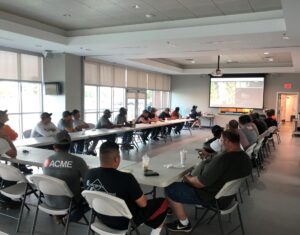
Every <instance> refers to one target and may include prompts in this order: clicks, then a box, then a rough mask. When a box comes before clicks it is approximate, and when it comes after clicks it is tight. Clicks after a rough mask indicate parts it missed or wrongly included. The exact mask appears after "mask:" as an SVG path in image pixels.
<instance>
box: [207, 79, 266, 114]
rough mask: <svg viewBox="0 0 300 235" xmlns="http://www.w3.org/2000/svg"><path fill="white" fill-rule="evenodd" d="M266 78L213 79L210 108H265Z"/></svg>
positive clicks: (211, 82)
mask: <svg viewBox="0 0 300 235" xmlns="http://www.w3.org/2000/svg"><path fill="white" fill-rule="evenodd" d="M263 97H264V77H249V78H247V77H243V78H211V81H210V100H209V102H210V107H226V108H258V109H260V108H263Z"/></svg>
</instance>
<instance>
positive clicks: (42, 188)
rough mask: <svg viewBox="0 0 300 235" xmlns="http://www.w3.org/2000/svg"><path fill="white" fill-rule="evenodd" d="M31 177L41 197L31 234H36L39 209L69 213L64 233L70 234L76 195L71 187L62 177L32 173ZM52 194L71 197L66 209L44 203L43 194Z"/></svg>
mask: <svg viewBox="0 0 300 235" xmlns="http://www.w3.org/2000/svg"><path fill="white" fill-rule="evenodd" d="M29 179H30V180H31V181H32V182H33V184H34V185H35V186H36V187H37V189H38V190H39V199H38V204H37V208H36V212H35V216H34V221H33V225H32V230H31V234H34V231H35V226H36V221H37V217H38V213H39V211H40V210H41V211H43V212H45V213H47V214H49V215H67V223H66V227H65V232H64V234H65V235H66V234H68V229H69V222H70V212H71V209H72V202H73V198H74V195H73V193H72V192H71V190H70V189H69V187H68V185H67V184H66V182H65V181H63V180H61V179H57V178H54V177H51V176H47V175H32V176H30V177H29ZM43 194H44V195H51V196H65V197H68V198H70V204H69V206H68V207H67V208H64V209H57V208H53V207H50V206H48V205H47V204H46V203H43V202H42V200H41V198H42V195H43Z"/></svg>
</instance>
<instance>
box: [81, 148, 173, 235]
mask: <svg viewBox="0 0 300 235" xmlns="http://www.w3.org/2000/svg"><path fill="white" fill-rule="evenodd" d="M120 161H121V159H120V152H119V146H118V145H117V144H116V143H113V142H105V143H103V144H102V145H101V147H100V164H101V166H100V167H99V168H94V169H91V170H89V171H88V173H87V175H86V177H85V180H84V186H85V188H86V189H87V190H93V191H102V192H106V193H108V194H110V195H113V196H116V197H119V198H121V199H123V200H124V201H125V203H126V204H127V206H128V208H129V210H130V212H131V213H132V215H133V221H134V223H135V224H136V226H139V225H140V224H142V223H145V224H146V225H148V226H150V227H152V228H153V229H152V232H151V235H158V234H160V231H161V228H162V226H163V222H164V220H165V218H166V214H167V207H168V203H167V201H166V200H165V199H164V198H156V199H151V200H148V199H147V197H146V196H145V195H144V194H143V192H142V190H141V188H140V186H139V184H138V182H137V181H136V179H135V178H134V177H133V175H131V174H130V173H125V172H121V171H118V170H117V168H118V167H119V164H120ZM97 217H98V218H99V219H100V220H101V221H102V222H103V223H104V224H106V225H107V226H109V227H111V228H114V229H120V230H123V229H124V230H125V229H127V228H128V222H129V221H128V219H126V218H123V217H110V216H104V215H100V214H98V216H97Z"/></svg>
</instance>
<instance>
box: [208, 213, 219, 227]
mask: <svg viewBox="0 0 300 235" xmlns="http://www.w3.org/2000/svg"><path fill="white" fill-rule="evenodd" d="M217 213H218V212H215V213H214V214H213V215H212V217H210V219H209V220H208V221H207V223H206V224H210V223H211V221H213V219H214V218H215V217H216V215H217Z"/></svg>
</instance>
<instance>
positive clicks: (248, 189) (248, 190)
mask: <svg viewBox="0 0 300 235" xmlns="http://www.w3.org/2000/svg"><path fill="white" fill-rule="evenodd" d="M245 182H246V187H247V192H248V195H249V196H250V188H249V183H248V179H247V178H246V179H245Z"/></svg>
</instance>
